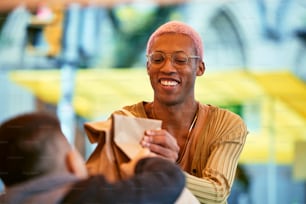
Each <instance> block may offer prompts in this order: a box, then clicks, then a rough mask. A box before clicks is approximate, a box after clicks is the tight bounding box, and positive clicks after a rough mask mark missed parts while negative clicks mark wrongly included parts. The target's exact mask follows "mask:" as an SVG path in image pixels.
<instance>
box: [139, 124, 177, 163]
mask: <svg viewBox="0 0 306 204" xmlns="http://www.w3.org/2000/svg"><path fill="white" fill-rule="evenodd" d="M140 144H141V145H142V146H143V147H146V148H149V149H150V150H151V152H154V153H155V154H157V155H158V156H161V157H164V158H166V159H169V160H170V161H173V162H176V160H177V159H178V153H179V151H180V148H179V146H178V144H177V141H176V139H175V138H174V137H173V136H172V135H171V134H170V133H169V132H168V131H167V130H164V129H159V130H147V131H146V132H145V136H144V137H143V139H142V141H141V142H140Z"/></svg>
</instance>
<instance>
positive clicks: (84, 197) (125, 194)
mask: <svg viewBox="0 0 306 204" xmlns="http://www.w3.org/2000/svg"><path fill="white" fill-rule="evenodd" d="M184 186H185V176H184V174H183V172H182V171H181V169H180V168H179V167H178V166H176V165H175V164H174V163H171V162H169V161H167V160H165V159H161V158H146V159H142V160H140V161H139V162H138V163H137V165H136V168H135V176H134V177H132V178H131V179H128V180H122V181H119V182H116V183H108V182H107V181H106V180H105V178H104V177H103V176H101V175H98V176H92V177H90V178H89V179H87V180H84V181H81V182H78V183H77V184H75V185H74V186H73V188H72V189H71V191H70V192H69V193H68V194H67V195H66V196H65V198H64V199H63V202H62V203H65V204H68V203H73V204H75V203H110V204H116V203H133V204H137V203H139V204H140V203H161V204H162V203H174V202H175V201H176V199H177V198H178V197H179V195H180V193H181V192H182V190H183V188H184Z"/></svg>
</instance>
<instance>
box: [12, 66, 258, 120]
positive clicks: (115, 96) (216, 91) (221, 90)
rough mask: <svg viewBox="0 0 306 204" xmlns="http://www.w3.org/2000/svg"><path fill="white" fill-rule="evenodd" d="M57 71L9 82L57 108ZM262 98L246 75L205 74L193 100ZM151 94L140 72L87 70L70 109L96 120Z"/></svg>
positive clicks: (17, 75)
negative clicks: (55, 105)
mask: <svg viewBox="0 0 306 204" xmlns="http://www.w3.org/2000/svg"><path fill="white" fill-rule="evenodd" d="M60 74H61V73H60V71H59V70H33V71H32V70H24V71H14V72H12V73H11V79H12V80H13V81H15V82H16V83H17V84H20V85H22V86H24V87H26V88H28V89H30V90H31V91H32V92H33V94H34V95H35V96H37V97H38V98H39V99H41V100H43V101H45V102H47V103H51V104H57V103H58V101H59V100H60V93H61V87H60V80H61V75H60ZM260 94H262V92H261V89H260V88H259V87H258V86H257V85H256V83H254V82H252V80H250V77H248V74H247V73H245V72H241V71H237V72H228V73H223V74H206V75H204V76H202V77H198V79H197V85H196V97H197V99H198V100H199V101H201V102H203V103H211V104H217V105H227V104H240V103H243V102H245V101H247V100H252V99H254V98H256V97H257V96H258V95H260ZM152 97H153V91H152V89H151V85H150V82H149V78H148V76H147V74H146V70H145V69H144V68H143V69H140V68H139V69H136V68H135V69H88V70H78V71H77V74H76V83H75V94H74V99H73V105H74V108H75V111H76V113H77V114H78V115H80V116H82V117H84V118H87V119H90V120H92V119H95V118H97V117H100V116H103V115H108V114H110V113H111V112H112V111H113V110H115V109H118V108H121V107H122V106H124V105H127V104H133V103H136V102H138V101H141V100H152Z"/></svg>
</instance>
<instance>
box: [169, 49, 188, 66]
mask: <svg viewBox="0 0 306 204" xmlns="http://www.w3.org/2000/svg"><path fill="white" fill-rule="evenodd" d="M172 62H173V63H174V64H176V65H186V64H187V63H188V56H187V55H186V54H185V53H184V52H175V53H173V55H172Z"/></svg>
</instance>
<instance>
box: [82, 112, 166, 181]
mask: <svg viewBox="0 0 306 204" xmlns="http://www.w3.org/2000/svg"><path fill="white" fill-rule="evenodd" d="M112 121H113V122H111V120H107V121H104V122H96V123H85V125H84V128H85V131H86V133H87V135H88V138H89V140H90V142H92V143H94V142H97V143H98V146H97V147H96V149H95V150H94V152H93V153H92V154H91V155H90V157H89V159H88V160H87V163H86V165H87V168H88V171H89V173H90V174H103V175H104V176H105V177H106V178H107V179H108V180H109V181H111V182H113V181H117V180H120V179H121V178H122V177H121V172H120V168H119V167H120V164H122V163H125V162H128V161H129V160H130V159H131V158H134V156H136V154H137V153H138V152H139V151H140V150H141V148H142V147H141V145H140V144H139V142H140V140H141V138H142V137H143V135H144V131H145V130H147V129H156V128H160V127H161V121H160V120H153V119H145V118H136V117H129V116H124V115H117V114H113V115H112Z"/></svg>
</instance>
